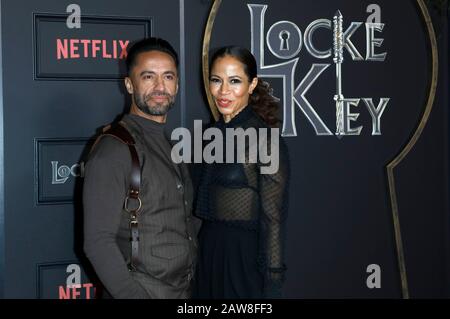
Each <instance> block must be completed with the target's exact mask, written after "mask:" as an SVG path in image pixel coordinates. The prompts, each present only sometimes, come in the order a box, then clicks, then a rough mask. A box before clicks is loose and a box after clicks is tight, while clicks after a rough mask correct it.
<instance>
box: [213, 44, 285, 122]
mask: <svg viewBox="0 0 450 319" xmlns="http://www.w3.org/2000/svg"><path fill="white" fill-rule="evenodd" d="M225 56H231V57H233V58H235V59H237V60H238V61H239V62H241V63H242V64H243V65H244V72H245V74H246V75H247V77H248V81H249V82H251V81H252V80H253V79H254V78H255V77H257V75H258V73H257V70H258V69H257V66H256V60H255V57H254V56H253V54H252V53H251V52H250V51H249V50H247V49H246V48H242V47H238V46H227V47H223V48H220V49H219V50H217V51H216V52H215V53H214V55H213V56H212V58H211V64H210V67H209V69H210V70H211V69H212V65H213V64H214V62H215V61H216V60H217V59H219V58H223V57H225ZM249 105H250V106H251V107H252V108H253V110H254V111H255V112H256V113H257V114H258V115H259V116H260V117H261V118H262V119H263V120H264V122H266V124H267V125H269V126H271V127H276V126H278V123H279V122H280V120H279V119H278V117H277V113H278V107H279V106H278V99H277V98H276V97H274V96H273V95H272V88H271V87H270V85H269V83H267V82H265V81H263V80H262V79H260V78H258V84H257V85H256V87H255V89H254V90H253V93H252V94H251V95H250V98H249Z"/></svg>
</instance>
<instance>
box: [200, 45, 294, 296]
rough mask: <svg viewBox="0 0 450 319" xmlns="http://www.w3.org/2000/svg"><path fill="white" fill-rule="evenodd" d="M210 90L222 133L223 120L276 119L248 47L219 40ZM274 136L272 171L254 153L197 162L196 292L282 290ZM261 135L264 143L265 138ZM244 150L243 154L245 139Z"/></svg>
mask: <svg viewBox="0 0 450 319" xmlns="http://www.w3.org/2000/svg"><path fill="white" fill-rule="evenodd" d="M210 91H211V94H212V96H213V98H214V102H215V104H216V106H217V108H218V110H219V112H220V113H221V115H222V116H221V118H220V120H219V121H218V122H217V123H216V125H215V126H216V127H217V128H219V129H220V130H222V132H223V135H224V136H225V131H226V129H227V128H243V129H244V130H246V129H248V128H255V129H256V132H258V131H259V129H261V128H266V129H267V131H268V132H269V134H270V132H271V130H270V128H273V127H276V126H277V124H278V122H279V120H278V119H277V117H276V113H277V111H278V104H277V99H276V98H274V97H273V96H272V95H271V90H270V88H269V85H268V84H267V83H266V82H264V81H262V80H261V79H258V78H257V67H256V61H255V58H254V57H253V55H252V54H251V53H250V52H249V51H248V50H247V49H244V48H240V47H224V48H222V49H220V50H218V51H217V52H216V53H215V54H214V55H213V57H212V61H211V66H210ZM274 134H275V133H274ZM276 134H278V132H276ZM276 137H277V141H280V143H279V146H280V148H279V155H280V156H279V168H278V170H277V171H276V172H275V173H273V174H262V173H261V170H260V169H261V167H262V166H263V165H262V163H261V162H259V156H258V157H257V158H258V161H257V162H256V163H251V162H250V161H247V162H245V163H242V161H241V163H236V161H234V162H233V163H228V161H227V163H212V164H207V165H205V166H204V168H203V172H202V177H201V180H200V186H199V193H198V197H197V208H196V214H197V216H198V217H200V218H201V219H202V220H203V224H202V229H201V231H200V234H199V242H200V250H199V262H198V266H197V273H196V283H195V288H194V296H195V297H196V298H205V299H206V298H274V297H280V296H281V285H282V282H283V280H284V272H285V269H286V267H285V265H284V235H285V219H286V213H287V190H288V176H289V163H288V158H287V150H286V146H285V145H284V144H283V142H282V141H281V140H279V136H278V135H277V136H276ZM265 141H266V143H267V144H266V146H269V147H270V142H267V141H271V138H270V137H268V138H267V139H266V140H265ZM225 144H226V143H225V142H224V143H223V145H225ZM247 144H248V143H247ZM228 151H229V150H228ZM235 151H236V149H235ZM269 152H270V150H269ZM235 154H236V152H235ZM237 155H243V154H237ZM245 155H246V157H245V158H247V159H248V158H249V157H248V156H249V145H246V148H245ZM258 155H259V154H258ZM224 158H225V149H224Z"/></svg>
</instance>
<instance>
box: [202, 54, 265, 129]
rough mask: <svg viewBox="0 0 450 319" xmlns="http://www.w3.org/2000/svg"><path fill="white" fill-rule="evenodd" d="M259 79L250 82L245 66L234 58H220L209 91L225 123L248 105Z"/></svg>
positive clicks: (211, 77)
mask: <svg viewBox="0 0 450 319" xmlns="http://www.w3.org/2000/svg"><path fill="white" fill-rule="evenodd" d="M257 83H258V78H254V79H253V80H252V81H251V82H249V80H248V77H247V74H245V72H244V65H243V64H242V63H241V62H240V61H239V60H237V59H236V58H234V57H232V56H224V57H221V58H218V59H217V60H216V61H215V62H214V64H213V65H212V68H211V74H210V80H209V90H210V92H211V95H212V96H213V98H214V102H215V104H216V106H217V109H218V110H219V112H220V113H221V114H222V115H223V117H224V119H225V122H228V121H229V120H231V119H232V118H233V117H234V116H235V115H236V114H237V113H239V112H240V111H241V110H242V109H243V108H244V107H245V106H247V104H248V99H249V96H250V94H251V93H252V92H253V90H254V89H255V87H256V84H257Z"/></svg>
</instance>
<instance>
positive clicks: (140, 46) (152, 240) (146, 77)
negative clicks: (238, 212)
mask: <svg viewBox="0 0 450 319" xmlns="http://www.w3.org/2000/svg"><path fill="white" fill-rule="evenodd" d="M126 62H127V70H128V76H127V77H126V78H125V86H126V89H127V91H128V93H129V94H131V95H132V104H131V108H130V113H129V114H126V115H124V116H123V118H122V122H123V126H124V127H126V129H127V130H128V132H129V133H130V134H131V136H132V137H133V139H134V141H135V143H136V144H135V147H136V150H137V153H138V157H139V162H140V166H141V183H140V193H139V199H140V202H141V203H142V206H141V209H140V210H139V211H138V212H137V229H138V236H136V238H134V239H133V240H131V238H133V236H132V233H130V225H131V224H130V210H133V209H132V208H130V207H131V206H133V205H134V206H136V205H138V204H137V201H135V203H125V198H127V196H128V195H129V191H128V190H129V187H130V174H131V169H132V157H131V155H130V149H129V147H128V145H126V144H124V143H123V142H122V141H120V140H119V139H117V138H115V137H113V136H108V135H106V136H104V137H102V138H101V139H100V140H99V142H98V143H96V145H95V146H94V147H93V149H92V151H91V154H90V156H89V159H88V162H87V164H86V170H85V181H84V188H83V204H84V214H85V216H84V236H85V242H84V250H85V252H86V255H87V257H88V258H89V260H90V261H91V263H92V265H93V266H94V269H95V271H96V273H97V275H98V277H99V279H100V280H101V281H102V283H103V285H104V286H105V288H106V290H107V292H109V294H110V295H111V296H112V297H114V298H188V297H189V296H190V287H191V282H192V277H193V273H194V269H195V263H196V252H197V242H196V237H197V236H196V235H197V234H196V229H197V227H196V225H195V223H196V221H194V217H193V216H192V214H191V208H192V197H193V194H192V193H193V191H192V183H191V179H190V177H189V173H188V170H187V168H186V167H185V166H184V165H177V164H175V163H173V162H172V160H171V156H170V153H171V145H170V143H169V141H168V139H167V138H166V137H165V135H164V124H165V122H166V117H167V112H168V111H169V109H170V108H171V107H172V106H173V104H174V101H175V96H176V94H177V91H178V56H177V54H176V52H175V51H174V49H173V48H172V47H171V45H170V44H169V43H168V42H167V41H165V40H162V39H158V38H149V39H144V40H141V41H139V42H137V43H136V44H134V45H133V46H132V47H131V48H130V50H129V52H128V56H127V61H126ZM130 202H131V199H130ZM126 206H130V207H126ZM125 208H127V209H125ZM130 241H132V243H131V242H130ZM132 244H137V246H136V247H137V249H136V250H137V254H136V255H137V260H133V259H134V258H133V255H132V250H133V249H134V248H136V247H134V248H133V249H132Z"/></svg>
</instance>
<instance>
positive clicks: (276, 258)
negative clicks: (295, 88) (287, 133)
mask: <svg viewBox="0 0 450 319" xmlns="http://www.w3.org/2000/svg"><path fill="white" fill-rule="evenodd" d="M277 144H278V145H279V157H278V159H279V167H278V170H277V171H276V172H274V173H271V174H261V172H260V173H259V192H260V201H261V209H262V212H261V215H260V219H259V267H260V270H261V272H262V273H263V275H264V292H263V294H264V297H265V298H280V297H281V288H282V284H283V282H284V274H285V270H286V266H285V263H284V258H285V235H286V230H285V228H286V227H285V226H286V217H287V206H288V204H287V202H288V190H289V158H288V153H287V147H286V145H285V144H284V143H283V141H282V140H281V139H279V142H278V143H277ZM269 149H270V147H269ZM273 150H275V148H273V147H272V150H270V151H273ZM273 156H274V157H273V158H272V160H274V159H275V157H276V155H273Z"/></svg>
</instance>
